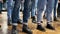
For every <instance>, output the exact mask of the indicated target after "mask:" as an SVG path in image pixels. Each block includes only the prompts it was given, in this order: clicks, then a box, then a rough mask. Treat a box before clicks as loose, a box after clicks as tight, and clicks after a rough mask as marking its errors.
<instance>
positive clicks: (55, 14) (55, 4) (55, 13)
mask: <svg viewBox="0 0 60 34" xmlns="http://www.w3.org/2000/svg"><path fill="white" fill-rule="evenodd" d="M57 8H58V0H55V3H54V17H56V18H57Z"/></svg>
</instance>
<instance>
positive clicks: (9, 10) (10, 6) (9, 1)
mask: <svg viewBox="0 0 60 34" xmlns="http://www.w3.org/2000/svg"><path fill="white" fill-rule="evenodd" d="M12 10H13V0H7V16H8V20H10V19H11V14H12Z"/></svg>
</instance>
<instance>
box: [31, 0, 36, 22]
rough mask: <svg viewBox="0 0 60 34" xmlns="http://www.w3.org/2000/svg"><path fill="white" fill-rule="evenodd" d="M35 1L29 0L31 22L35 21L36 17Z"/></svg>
mask: <svg viewBox="0 0 60 34" xmlns="http://www.w3.org/2000/svg"><path fill="white" fill-rule="evenodd" d="M35 3H36V0H31V18H32V22H33V23H36V18H35V16H36V15H35V12H36V11H35V9H36V8H35Z"/></svg>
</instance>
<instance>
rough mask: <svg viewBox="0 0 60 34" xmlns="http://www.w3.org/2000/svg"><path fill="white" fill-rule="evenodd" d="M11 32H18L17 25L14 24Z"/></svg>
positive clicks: (13, 33)
mask: <svg viewBox="0 0 60 34" xmlns="http://www.w3.org/2000/svg"><path fill="white" fill-rule="evenodd" d="M11 34H18V31H17V29H16V26H14V25H13V26H12V31H11Z"/></svg>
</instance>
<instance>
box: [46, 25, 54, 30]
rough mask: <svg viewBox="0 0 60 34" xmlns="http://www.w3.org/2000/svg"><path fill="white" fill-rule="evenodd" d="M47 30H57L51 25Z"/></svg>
mask: <svg viewBox="0 0 60 34" xmlns="http://www.w3.org/2000/svg"><path fill="white" fill-rule="evenodd" d="M46 28H48V29H51V30H55V28H54V27H53V26H52V25H51V24H47V26H46Z"/></svg>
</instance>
